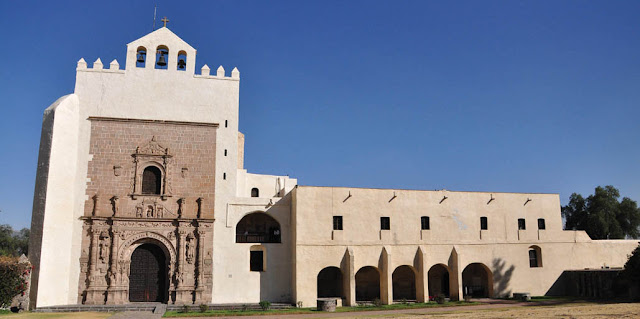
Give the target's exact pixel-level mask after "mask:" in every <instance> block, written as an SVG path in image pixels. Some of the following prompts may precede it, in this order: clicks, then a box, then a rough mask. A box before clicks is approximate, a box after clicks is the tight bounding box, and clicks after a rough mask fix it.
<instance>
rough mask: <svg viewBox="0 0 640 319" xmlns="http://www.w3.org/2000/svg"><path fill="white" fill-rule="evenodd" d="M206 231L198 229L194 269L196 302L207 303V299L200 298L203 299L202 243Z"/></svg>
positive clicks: (203, 242)
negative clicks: (195, 274)
mask: <svg viewBox="0 0 640 319" xmlns="http://www.w3.org/2000/svg"><path fill="white" fill-rule="evenodd" d="M205 235H206V232H205V231H204V230H198V252H197V253H196V267H197V269H196V271H197V277H196V291H195V292H196V303H207V302H208V301H207V300H202V299H203V294H202V293H203V291H204V289H205V284H204V274H203V271H204V262H203V256H204V245H205V243H206V241H205V237H206V236H205Z"/></svg>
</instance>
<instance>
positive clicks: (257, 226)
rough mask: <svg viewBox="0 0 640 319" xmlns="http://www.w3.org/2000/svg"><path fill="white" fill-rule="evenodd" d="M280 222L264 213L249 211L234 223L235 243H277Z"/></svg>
mask: <svg viewBox="0 0 640 319" xmlns="http://www.w3.org/2000/svg"><path fill="white" fill-rule="evenodd" d="M280 240H281V235H280V224H279V223H278V221H277V220H275V219H274V218H273V217H271V216H269V215H267V214H265V213H251V214H249V215H247V216H244V217H243V218H242V219H241V220H240V221H239V222H238V224H237V225H236V243H279V242H280Z"/></svg>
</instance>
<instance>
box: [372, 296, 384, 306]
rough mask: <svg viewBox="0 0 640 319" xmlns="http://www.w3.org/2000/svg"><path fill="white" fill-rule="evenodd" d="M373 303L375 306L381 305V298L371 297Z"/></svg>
mask: <svg viewBox="0 0 640 319" xmlns="http://www.w3.org/2000/svg"><path fill="white" fill-rule="evenodd" d="M373 305H374V306H376V307H380V306H382V300H380V298H376V299H373Z"/></svg>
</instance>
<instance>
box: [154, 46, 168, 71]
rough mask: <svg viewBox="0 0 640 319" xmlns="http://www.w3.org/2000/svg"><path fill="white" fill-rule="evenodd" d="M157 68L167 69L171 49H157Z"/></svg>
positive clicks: (161, 47) (163, 47)
mask: <svg viewBox="0 0 640 319" xmlns="http://www.w3.org/2000/svg"><path fill="white" fill-rule="evenodd" d="M155 62H156V63H155V68H156V69H160V70H166V69H167V65H168V64H167V63H168V62H169V48H168V47H167V46H166V45H159V46H158V47H157V48H156V61H155Z"/></svg>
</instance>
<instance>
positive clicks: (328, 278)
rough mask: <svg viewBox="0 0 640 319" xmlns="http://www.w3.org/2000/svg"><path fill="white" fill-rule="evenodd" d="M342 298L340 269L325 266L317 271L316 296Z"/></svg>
mask: <svg viewBox="0 0 640 319" xmlns="http://www.w3.org/2000/svg"><path fill="white" fill-rule="evenodd" d="M330 297H337V298H342V297H343V295H342V271H341V270H340V268H338V267H326V268H324V269H322V270H321V271H320V272H319V273H318V298H330Z"/></svg>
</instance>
